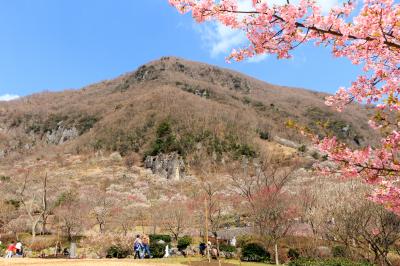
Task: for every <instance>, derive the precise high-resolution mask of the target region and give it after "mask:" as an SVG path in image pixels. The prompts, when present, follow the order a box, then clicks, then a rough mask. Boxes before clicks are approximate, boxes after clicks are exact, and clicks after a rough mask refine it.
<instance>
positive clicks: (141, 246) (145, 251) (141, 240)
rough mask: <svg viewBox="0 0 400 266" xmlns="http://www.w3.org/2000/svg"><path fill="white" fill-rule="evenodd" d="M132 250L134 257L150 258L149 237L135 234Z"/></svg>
mask: <svg viewBox="0 0 400 266" xmlns="http://www.w3.org/2000/svg"><path fill="white" fill-rule="evenodd" d="M133 251H134V254H135V255H134V258H135V259H144V258H145V257H148V258H151V257H152V256H151V253H150V238H149V236H148V235H145V234H143V235H137V236H136V239H135V241H134V242H133Z"/></svg>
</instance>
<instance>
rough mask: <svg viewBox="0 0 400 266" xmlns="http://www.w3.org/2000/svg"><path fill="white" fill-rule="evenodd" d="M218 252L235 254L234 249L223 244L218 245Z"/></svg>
mask: <svg viewBox="0 0 400 266" xmlns="http://www.w3.org/2000/svg"><path fill="white" fill-rule="evenodd" d="M219 250H220V251H223V252H232V253H235V252H236V247H234V246H231V245H227V244H225V243H221V244H219Z"/></svg>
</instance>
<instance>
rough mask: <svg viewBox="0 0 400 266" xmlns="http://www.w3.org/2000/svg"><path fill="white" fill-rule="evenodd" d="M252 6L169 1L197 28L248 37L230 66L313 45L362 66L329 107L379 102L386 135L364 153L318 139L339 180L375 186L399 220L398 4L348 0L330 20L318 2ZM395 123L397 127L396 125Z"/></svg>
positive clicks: (377, 123) (378, 120)
mask: <svg viewBox="0 0 400 266" xmlns="http://www.w3.org/2000/svg"><path fill="white" fill-rule="evenodd" d="M248 1H250V0H248ZM250 2H251V4H252V8H253V9H252V10H240V9H239V5H238V1H237V0H218V1H217V0H169V3H170V4H171V5H172V6H174V7H176V8H177V9H178V11H179V12H181V13H189V12H191V14H192V16H193V18H194V19H195V20H196V21H197V22H204V21H207V20H213V21H218V22H219V23H221V24H223V25H225V26H228V27H230V28H232V29H236V30H242V31H244V32H245V33H246V36H247V39H248V45H246V46H245V47H241V48H237V49H235V50H233V51H232V53H231V54H230V55H229V56H228V57H227V60H235V61H242V60H244V59H246V58H249V57H253V56H256V55H259V54H265V53H267V54H273V55H276V56H277V57H278V58H282V59H284V58H290V57H291V51H292V50H293V49H295V48H296V47H297V46H299V45H301V44H302V43H305V42H312V43H314V44H316V45H319V46H323V47H327V48H330V49H331V51H332V54H333V55H334V56H335V57H344V58H347V59H348V60H350V62H352V63H353V64H356V65H360V66H362V70H363V71H364V73H363V74H361V75H360V76H359V77H356V78H355V80H354V82H352V84H351V86H350V87H349V88H339V89H338V91H337V93H336V94H335V95H333V96H329V97H327V99H326V104H327V105H329V106H333V107H335V108H336V109H337V110H338V111H342V110H343V109H344V108H345V107H346V105H347V104H349V103H351V102H359V103H367V104H375V105H376V109H377V115H376V116H375V117H374V118H373V119H371V120H370V121H369V124H370V125H371V127H372V128H374V129H376V130H382V129H386V130H385V132H389V133H386V135H384V136H383V138H382V140H381V142H380V146H377V147H374V148H372V147H366V148H363V149H360V150H352V149H351V148H349V147H347V146H346V145H344V144H342V143H340V142H338V141H337V139H336V138H325V139H323V140H319V139H318V137H314V138H313V139H314V141H315V143H316V145H317V146H318V147H319V148H320V150H321V151H323V152H324V153H326V154H327V156H328V157H329V159H330V160H332V161H333V162H335V163H336V164H337V166H338V167H339V172H340V173H341V174H342V177H344V178H363V179H364V180H365V181H366V182H367V183H369V184H371V186H374V188H375V191H374V193H372V195H371V196H370V198H371V199H372V200H374V201H376V202H379V203H381V204H383V205H384V206H386V207H387V208H388V209H390V210H392V211H394V212H396V213H398V214H400V185H399V182H400V158H399V157H400V155H399V146H400V137H399V135H400V134H399V131H400V121H399V120H400V116H399V111H400V99H399V95H400V65H399V62H400V4H399V3H398V2H396V1H394V0H364V1H363V3H362V5H361V6H360V7H358V8H356V2H357V1H355V0H350V1H345V3H343V4H342V5H340V6H336V7H333V8H332V9H331V10H330V11H329V12H328V13H327V14H325V13H323V12H322V11H321V8H320V7H319V6H318V5H317V3H316V2H315V1H313V0H300V1H299V2H298V3H297V4H293V3H290V2H289V1H288V3H287V4H285V5H272V4H269V2H268V1H262V0H251V1H250ZM356 10H358V13H355V12H356ZM393 117H397V121H395V122H391V121H390V119H391V118H393ZM325 170H327V169H325Z"/></svg>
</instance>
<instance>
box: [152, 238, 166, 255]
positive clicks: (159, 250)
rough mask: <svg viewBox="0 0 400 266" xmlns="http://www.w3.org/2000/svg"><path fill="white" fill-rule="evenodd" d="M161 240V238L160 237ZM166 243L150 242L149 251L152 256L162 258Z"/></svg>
mask: <svg viewBox="0 0 400 266" xmlns="http://www.w3.org/2000/svg"><path fill="white" fill-rule="evenodd" d="M160 240H161V239H160ZM165 246H166V244H161V243H158V242H154V241H153V242H150V252H151V255H152V256H153V258H162V257H164V254H165Z"/></svg>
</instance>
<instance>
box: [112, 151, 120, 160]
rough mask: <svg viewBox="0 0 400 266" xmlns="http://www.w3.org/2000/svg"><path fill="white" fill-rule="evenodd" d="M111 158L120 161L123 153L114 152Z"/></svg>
mask: <svg viewBox="0 0 400 266" xmlns="http://www.w3.org/2000/svg"><path fill="white" fill-rule="evenodd" d="M110 159H111V160H113V161H115V162H119V161H121V160H122V156H121V154H119V152H113V153H111V154H110Z"/></svg>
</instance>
